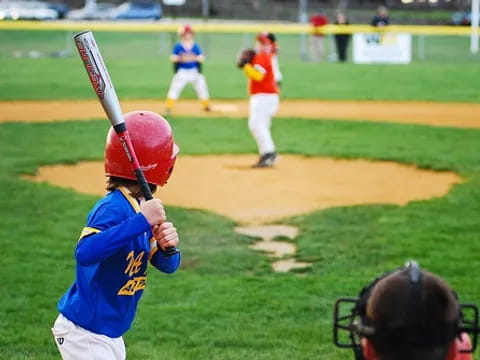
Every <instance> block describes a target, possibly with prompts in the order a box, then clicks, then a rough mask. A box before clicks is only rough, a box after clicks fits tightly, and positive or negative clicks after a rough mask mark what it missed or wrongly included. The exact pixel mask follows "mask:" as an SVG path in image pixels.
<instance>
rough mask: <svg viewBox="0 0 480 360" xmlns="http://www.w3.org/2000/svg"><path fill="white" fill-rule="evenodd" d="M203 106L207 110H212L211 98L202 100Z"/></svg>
mask: <svg viewBox="0 0 480 360" xmlns="http://www.w3.org/2000/svg"><path fill="white" fill-rule="evenodd" d="M202 108H203V110H205V111H210V110H211V108H210V100H208V99H207V100H202Z"/></svg>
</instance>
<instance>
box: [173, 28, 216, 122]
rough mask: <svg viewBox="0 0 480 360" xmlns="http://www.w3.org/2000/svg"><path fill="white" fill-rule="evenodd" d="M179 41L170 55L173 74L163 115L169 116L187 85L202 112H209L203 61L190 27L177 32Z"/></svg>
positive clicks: (203, 57) (208, 96)
mask: <svg viewBox="0 0 480 360" xmlns="http://www.w3.org/2000/svg"><path fill="white" fill-rule="evenodd" d="M178 36H179V37H180V41H179V42H178V43H176V44H175V46H174V47H173V50H172V55H170V61H171V62H172V63H173V69H174V72H175V74H174V75H173V78H172V82H171V83H170V88H169V89H168V94H167V102H166V109H165V114H166V115H169V114H170V113H171V112H172V110H173V106H174V105H175V101H176V100H177V99H178V97H179V96H180V94H181V92H182V91H183V88H184V87H185V85H187V84H188V83H191V84H192V85H193V88H194V89H195V92H196V93H197V96H198V98H199V99H200V101H201V103H202V108H203V110H204V111H210V95H209V93H208V87H207V81H206V80H205V76H203V74H202V63H203V61H204V60H205V56H204V55H203V52H202V49H201V48H200V45H198V44H197V43H196V42H195V34H194V31H193V29H192V27H191V26H190V25H185V26H182V27H181V28H180V29H179V30H178Z"/></svg>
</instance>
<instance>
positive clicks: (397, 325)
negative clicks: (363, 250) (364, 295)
mask: <svg viewBox="0 0 480 360" xmlns="http://www.w3.org/2000/svg"><path fill="white" fill-rule="evenodd" d="M459 314H460V309H459V304H458V301H457V299H456V297H455V295H454V293H453V292H452V290H451V289H450V288H449V286H448V285H447V284H446V283H445V282H444V281H443V280H442V279H440V278H439V277H438V276H436V275H433V274H431V273H429V272H426V271H420V269H419V268H418V267H416V266H415V265H412V264H411V265H410V266H409V267H407V268H404V269H401V270H398V271H396V272H394V273H393V274H391V275H389V276H387V277H385V278H384V279H382V280H380V281H379V282H378V283H377V284H376V285H375V286H374V288H373V289H372V292H371V294H370V296H369V299H368V303H367V308H366V316H365V317H364V319H363V321H364V323H365V324H369V326H371V327H372V328H374V329H375V333H374V334H373V335H372V336H370V337H369V340H370V342H371V345H372V347H373V349H374V351H375V353H376V355H377V356H378V359H381V360H405V359H411V360H445V359H447V354H448V351H449V349H450V347H451V346H452V344H453V343H454V342H453V340H454V338H455V336H456V335H457V330H458V327H459V323H460V317H459ZM367 338H368V337H367Z"/></svg>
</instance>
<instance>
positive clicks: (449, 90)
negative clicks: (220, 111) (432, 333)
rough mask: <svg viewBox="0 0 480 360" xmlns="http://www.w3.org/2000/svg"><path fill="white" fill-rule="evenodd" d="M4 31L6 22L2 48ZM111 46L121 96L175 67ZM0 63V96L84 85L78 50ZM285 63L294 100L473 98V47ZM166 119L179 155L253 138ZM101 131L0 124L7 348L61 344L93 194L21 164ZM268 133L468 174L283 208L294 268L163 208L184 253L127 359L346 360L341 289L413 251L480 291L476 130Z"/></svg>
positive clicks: (348, 125)
mask: <svg viewBox="0 0 480 360" xmlns="http://www.w3.org/2000/svg"><path fill="white" fill-rule="evenodd" d="M45 34H46V33H41V34H40V35H42V36H44V35H45ZM35 36H39V34H38V33H35V34H31V37H32V38H34V37H35ZM6 37H7V35H6V34H5V32H0V40H2V41H0V44H1V45H0V48H2V49H4V46H7V45H6V43H5V42H3V40H4V39H6ZM32 38H30V37H27V36H25V37H23V38H17V39H16V41H17V42H19V43H21V42H22V41H23V42H29V41H32ZM132 41H133V40H132ZM111 59H112V61H111V63H112V64H111V74H112V77H113V78H114V80H115V82H116V83H118V92H119V94H120V97H122V98H140V97H141V98H156V97H158V98H159V99H163V96H164V94H165V84H164V85H160V83H161V81H160V78H161V77H162V76H167V74H168V76H170V75H169V69H162V61H161V60H158V62H157V60H154V59H150V60H149V59H145V62H142V61H141V60H136V61H135V60H132V59H124V58H122V57H121V56H118V57H112V58H111ZM0 65H1V66H0V71H1V74H0V75H1V77H0V79H1V80H0V98H1V99H2V100H6V99H17V100H20V99H57V98H58V99H68V98H84V99H85V98H89V99H91V98H93V93H92V90H91V88H90V85H89V84H88V81H87V79H86V77H85V74H84V70H83V69H82V68H81V65H80V63H79V61H78V60H77V59H76V58H69V59H22V60H18V59H12V58H9V57H6V56H5V57H2V58H0ZM45 65H48V66H47V67H45ZM283 65H284V67H283V71H284V73H285V78H286V80H285V90H284V94H285V97H289V98H302V97H305V98H317V97H318V98H336V99H341V98H346V99H366V98H374V99H418V100H427V99H430V100H435V101H471V102H478V101H479V94H478V86H476V80H475V79H478V75H479V70H478V66H476V64H475V63H471V62H469V61H466V62H465V63H449V62H447V63H442V62H432V63H427V64H423V63H415V64H413V65H410V66H355V65H353V64H346V66H341V65H337V64H324V65H318V66H314V65H312V64H308V63H301V62H299V61H297V62H295V61H293V60H292V61H286V62H285V64H283ZM153 69H155V71H158V79H157V78H156V75H152V73H151V72H150V71H153ZM12 71H16V74H12V73H11V72H12ZM207 71H208V77H209V82H210V86H211V91H212V94H214V96H216V94H219V95H218V96H216V97H218V98H220V97H222V98H244V97H245V84H244V79H243V77H242V76H241V74H239V73H238V72H236V70H235V68H234V67H232V66H231V64H230V62H229V61H226V60H225V61H220V60H219V61H218V63H215V62H213V63H212V65H211V67H209V68H208V70H207ZM153 74H156V73H153ZM227 74H228V76H227ZM353 76H363V77H362V79H363V82H361V81H357V80H352V79H353ZM15 77H16V79H17V81H15ZM459 77H460V79H463V80H462V81H463V83H462V86H459V85H458V84H459V83H460V82H459V81H460V80H459ZM312 78H315V79H318V80H319V81H318V83H315V84H314V88H312V87H310V85H307V84H311V82H310V80H311V79H312ZM162 86H163V87H162ZM329 86H331V87H330V88H329ZM367 89H368V90H367ZM188 94H189V95H188V96H192V93H191V91H190V92H189V93H188ZM220 94H221V95H222V96H220ZM0 107H1V103H0ZM0 110H1V109H0ZM19 111H21V109H19ZM72 117H74V114H72ZM32 120H33V119H32ZM170 121H171V123H172V126H173V128H174V131H175V135H176V139H177V141H178V143H179V145H180V147H181V149H182V153H181V154H182V155H187V154H191V155H201V154H222V153H231V154H237V153H238V154H240V153H254V152H255V144H254V143H253V141H252V139H251V138H250V136H249V134H248V131H247V126H246V120H243V121H242V120H238V119H207V118H200V117H199V118H183V117H172V118H171V119H170ZM106 131H107V122H106V121H105V120H104V119H98V120H93V121H78V122H75V121H73V122H63V123H55V124H39V123H36V124H35V123H4V124H0V138H1V139H2V140H1V141H0V154H1V159H0V188H1V189H2V192H1V197H0V209H1V210H0V211H1V213H0V254H1V258H2V261H1V263H0V264H1V266H0V277H1V279H2V281H1V283H0V294H1V295H2V296H1V297H0V309H1V310H0V324H1V325H2V326H0V350H1V352H0V358H1V359H18V360H19V359H56V358H58V355H57V351H56V348H55V344H54V342H53V339H52V337H51V335H50V327H51V325H52V323H53V320H54V319H55V317H56V314H57V311H56V302H57V301H58V299H59V297H60V296H61V295H62V294H63V292H64V291H65V290H66V288H67V287H68V286H69V284H70V283H71V281H72V280H73V277H74V258H73V251H74V247H75V244H76V240H77V238H78V234H79V231H80V230H81V229H82V227H83V224H84V222H85V217H86V215H87V213H88V211H89V209H90V208H91V206H92V205H93V204H94V203H95V201H96V200H97V198H96V197H94V196H87V195H82V194H78V193H75V192H74V191H72V190H66V189H61V188H57V187H54V186H51V185H49V184H32V183H29V182H27V181H25V180H21V179H20V178H19V176H20V175H21V174H24V173H34V172H35V171H36V169H37V168H38V167H39V166H41V165H44V164H55V163H74V162H77V161H79V160H101V159H102V156H103V146H104V139H105V134H106ZM273 131H274V137H275V138H276V141H277V143H278V147H279V151H280V152H281V153H295V154H303V155H309V156H316V155H322V156H333V157H338V158H367V159H373V160H375V159H381V160H394V161H398V162H401V163H407V164H416V165H417V166H419V167H422V168H428V169H435V170H453V171H456V172H458V173H459V174H460V175H461V176H462V177H464V179H465V182H464V183H463V184H460V185H456V186H455V187H454V188H453V189H452V190H451V191H450V192H449V194H448V195H447V196H445V197H444V198H436V199H431V200H428V201H417V202H412V203H410V204H409V205H408V206H404V207H401V206H393V205H381V204H379V205H371V206H355V207H340V208H332V209H328V210H325V211H319V212H315V213H312V214H305V215H303V216H299V217H295V218H291V219H287V220H286V221H285V223H289V224H294V225H296V226H298V227H299V228H300V230H301V233H300V236H299V237H298V238H297V240H296V243H297V245H298V252H297V258H298V260H304V261H311V262H313V266H312V267H311V269H310V270H309V271H307V272H306V273H301V274H300V273H295V272H292V273H287V274H279V273H273V272H272V271H271V270H270V265H269V264H270V263H269V260H268V258H267V257H265V256H263V255H262V254H261V253H259V252H255V251H253V250H250V249H249V248H248V244H250V243H252V241H253V239H251V238H248V237H245V236H241V235H238V234H235V233H234V231H233V228H234V226H235V223H233V222H232V221H230V220H228V219H226V218H222V217H220V216H217V215H214V214H210V213H207V212H204V211H199V210H198V211H194V210H186V209H181V208H175V207H168V208H167V212H168V214H169V217H170V219H172V220H173V221H174V223H175V224H176V225H177V228H178V231H179V233H180V236H181V246H180V247H181V249H182V252H183V264H182V267H181V269H180V270H179V271H178V272H177V273H176V274H175V275H173V276H165V275H162V274H160V273H157V272H154V271H151V272H150V276H149V283H148V286H147V288H146V291H145V294H144V296H143V299H142V301H141V303H140V306H139V312H138V315H137V318H136V320H135V322H134V324H133V327H132V329H131V330H130V331H129V332H128V333H127V334H126V336H125V340H126V345H127V352H128V358H129V359H175V360H183V359H189V360H190V359H191V360H193V359H195V360H197V359H222V360H223V359H245V358H251V359H265V360H267V359H268V360H270V359H296V360H297V359H304V360H307V359H308V360H311V359H322V360H324V359H326V360H330V359H331V360H337V359H338V360H340V359H352V353H351V352H350V351H347V350H345V351H340V350H338V349H336V348H335V347H334V346H333V344H332V335H331V328H332V322H331V319H332V307H333V303H334V300H335V299H336V298H337V297H339V296H355V295H357V293H358V291H359V290H360V289H361V287H362V286H363V285H365V284H366V283H368V282H370V281H371V280H372V279H373V278H374V277H375V276H377V275H379V274H380V273H382V272H384V271H386V270H390V269H392V268H395V267H397V266H400V265H402V264H403V263H404V261H405V260H407V259H410V258H415V259H416V260H418V261H419V262H420V264H421V265H422V266H423V267H425V268H427V269H429V270H431V271H434V272H438V273H439V274H440V275H442V276H443V277H444V278H445V279H446V280H447V281H448V282H449V283H450V284H451V285H452V286H453V287H454V288H455V289H456V291H457V292H458V293H459V295H460V299H461V300H462V301H465V302H476V303H480V285H479V283H478V280H477V276H476V269H477V268H478V267H479V266H480V257H479V256H478V254H479V252H480V241H479V240H480V239H479V238H480V222H479V221H478V219H479V214H480V158H479V156H478V149H479V148H480V130H469V129H454V128H441V127H435V128H432V127H427V126H415V125H397V124H379V123H368V122H348V121H332V120H329V119H318V121H311V120H301V119H275V121H274V128H273ZM86 176H87V174H86ZM292 181H295V174H292ZM212 186H215V184H212Z"/></svg>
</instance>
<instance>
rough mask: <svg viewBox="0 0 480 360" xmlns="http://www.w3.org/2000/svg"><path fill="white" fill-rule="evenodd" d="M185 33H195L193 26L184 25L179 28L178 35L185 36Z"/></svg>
mask: <svg viewBox="0 0 480 360" xmlns="http://www.w3.org/2000/svg"><path fill="white" fill-rule="evenodd" d="M185 34H192V35H193V28H192V27H191V26H190V25H184V26H182V27H180V29H178V35H179V36H183V35H185Z"/></svg>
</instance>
